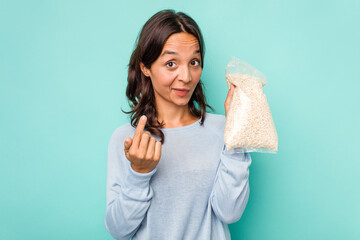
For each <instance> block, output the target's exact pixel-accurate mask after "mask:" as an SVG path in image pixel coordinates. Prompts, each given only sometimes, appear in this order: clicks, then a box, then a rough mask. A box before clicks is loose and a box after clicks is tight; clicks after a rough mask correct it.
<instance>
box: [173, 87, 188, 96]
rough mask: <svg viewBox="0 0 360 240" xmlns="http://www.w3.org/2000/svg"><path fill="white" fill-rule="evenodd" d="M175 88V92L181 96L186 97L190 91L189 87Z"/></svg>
mask: <svg viewBox="0 0 360 240" xmlns="http://www.w3.org/2000/svg"><path fill="white" fill-rule="evenodd" d="M173 90H174V91H175V94H176V95H178V96H179V97H185V96H186V95H187V94H188V92H189V89H187V88H173Z"/></svg>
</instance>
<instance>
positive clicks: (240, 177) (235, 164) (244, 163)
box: [210, 145, 252, 224]
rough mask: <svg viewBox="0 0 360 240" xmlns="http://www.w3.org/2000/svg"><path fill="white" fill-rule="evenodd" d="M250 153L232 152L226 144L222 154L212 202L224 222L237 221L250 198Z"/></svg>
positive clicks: (211, 196)
mask: <svg viewBox="0 0 360 240" xmlns="http://www.w3.org/2000/svg"><path fill="white" fill-rule="evenodd" d="M251 161H252V160H251V156H250V154H249V153H230V152H229V151H227V150H226V148H225V145H224V147H223V150H222V152H221V154H220V163H219V166H218V169H217V172H216V177H215V180H214V186H213V189H212V192H211V194H210V203H211V206H212V209H213V211H214V213H215V215H216V216H217V217H218V218H219V219H220V220H221V221H223V222H224V223H227V224H231V223H234V222H237V221H238V220H239V219H240V218H241V216H242V214H243V212H244V210H245V207H246V204H247V202H248V199H249V191H250V188H249V166H250V164H251Z"/></svg>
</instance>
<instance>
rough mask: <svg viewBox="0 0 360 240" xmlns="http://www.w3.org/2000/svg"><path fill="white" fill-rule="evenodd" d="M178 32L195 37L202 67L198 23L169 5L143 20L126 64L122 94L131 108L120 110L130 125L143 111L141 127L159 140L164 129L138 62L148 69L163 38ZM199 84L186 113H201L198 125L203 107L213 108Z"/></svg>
mask: <svg viewBox="0 0 360 240" xmlns="http://www.w3.org/2000/svg"><path fill="white" fill-rule="evenodd" d="M181 32H185V33H189V34H192V35H194V36H195V37H196V39H197V40H198V43H199V47H200V56H201V61H200V62H201V68H203V66H204V53H205V46H204V41H203V37H202V35H201V32H200V28H199V26H198V25H197V24H196V22H195V21H194V20H193V19H192V18H191V17H189V16H188V15H186V14H185V13H182V12H177V13H176V12H175V11H174V10H171V9H166V10H162V11H160V12H158V13H156V14H155V15H153V16H152V17H151V18H150V19H149V20H148V21H147V22H146V23H145V24H144V26H143V28H142V30H141V32H140V35H139V36H138V38H137V41H136V42H137V44H136V48H135V50H134V51H133V53H132V55H131V58H130V61H129V65H128V78H127V81H128V85H127V88H126V96H127V98H128V103H129V105H130V107H131V111H129V112H126V111H124V110H122V112H124V113H126V114H131V115H130V116H131V125H132V126H133V127H136V126H137V124H138V122H139V120H140V117H141V116H142V115H146V117H147V122H146V125H145V129H146V130H147V131H149V132H150V133H151V134H153V135H155V136H158V137H160V139H161V143H162V144H164V142H165V136H164V133H163V132H162V131H161V128H162V127H163V126H164V123H163V122H161V123H160V122H159V121H158V118H157V111H156V105H155V94H154V89H153V86H152V83H151V79H150V78H149V77H146V76H145V75H144V74H143V73H142V71H141V69H140V62H142V63H143V64H144V66H145V67H146V68H148V69H150V67H151V65H152V63H153V62H155V61H156V59H157V58H158V57H159V56H160V54H161V52H162V50H163V47H164V45H165V42H166V41H167V39H168V38H169V37H170V36H171V35H172V34H174V33H181ZM203 88H204V85H203V83H202V81H201V80H200V81H199V82H198V84H197V86H196V88H195V90H194V92H193V94H192V96H191V98H190V100H189V103H188V106H189V110H190V113H191V114H193V115H194V116H196V117H201V121H200V125H203V124H204V121H205V115H206V107H208V108H210V109H211V110H212V111H214V109H213V108H212V107H211V106H210V105H208V104H207V102H206V97H205V94H204V92H203Z"/></svg>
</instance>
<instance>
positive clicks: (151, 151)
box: [124, 116, 161, 173]
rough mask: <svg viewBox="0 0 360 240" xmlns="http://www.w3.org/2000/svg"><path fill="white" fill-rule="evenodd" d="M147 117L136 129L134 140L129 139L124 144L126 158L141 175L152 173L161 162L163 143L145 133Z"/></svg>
mask: <svg viewBox="0 0 360 240" xmlns="http://www.w3.org/2000/svg"><path fill="white" fill-rule="evenodd" d="M145 124H146V116H142V117H141V118H140V120H139V123H138V125H137V127H136V130H135V134H134V139H131V137H127V138H126V139H125V142H124V151H125V156H126V158H127V159H128V160H129V161H130V162H131V167H132V169H134V171H136V172H139V173H148V172H151V171H152V170H153V169H154V168H155V167H156V165H157V164H158V163H159V161H160V157H161V142H160V141H156V139H155V138H154V137H151V134H150V132H148V131H146V132H145V133H143V131H144V128H145Z"/></svg>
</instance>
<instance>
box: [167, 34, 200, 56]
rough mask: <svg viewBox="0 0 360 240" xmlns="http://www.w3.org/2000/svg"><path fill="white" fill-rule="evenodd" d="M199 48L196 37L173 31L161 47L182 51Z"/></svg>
mask: <svg viewBox="0 0 360 240" xmlns="http://www.w3.org/2000/svg"><path fill="white" fill-rule="evenodd" d="M198 48H199V42H198V40H197V39H196V37H195V36H194V35H192V34H190V33H184V32H182V33H174V34H172V35H171V36H170V37H169V38H168V39H167V41H166V42H165V45H164V47H163V51H162V52H164V51H165V50H176V49H179V50H182V51H186V50H189V51H192V50H194V49H198Z"/></svg>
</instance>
